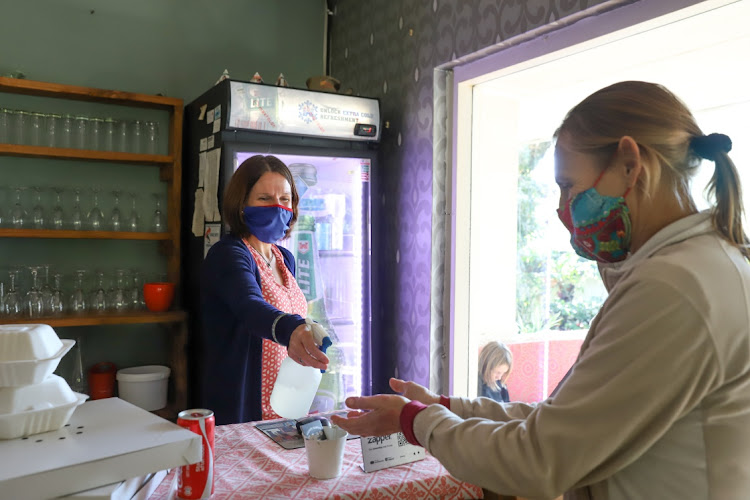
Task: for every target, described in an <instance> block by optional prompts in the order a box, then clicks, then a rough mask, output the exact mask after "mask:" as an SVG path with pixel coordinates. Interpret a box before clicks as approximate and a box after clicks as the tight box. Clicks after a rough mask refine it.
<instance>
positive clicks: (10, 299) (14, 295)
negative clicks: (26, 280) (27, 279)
mask: <svg viewBox="0 0 750 500" xmlns="http://www.w3.org/2000/svg"><path fill="white" fill-rule="evenodd" d="M8 277H9V278H10V289H9V290H8V293H7V294H6V295H5V313H6V314H7V315H8V316H11V317H18V316H20V315H21V312H22V311H23V307H22V304H21V297H20V295H19V293H18V292H17V291H16V279H17V278H18V271H17V270H15V269H13V270H11V271H9V272H8Z"/></svg>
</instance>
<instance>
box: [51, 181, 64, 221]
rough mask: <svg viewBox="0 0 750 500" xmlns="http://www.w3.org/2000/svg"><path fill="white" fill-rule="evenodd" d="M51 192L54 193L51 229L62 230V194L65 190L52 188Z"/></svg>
mask: <svg viewBox="0 0 750 500" xmlns="http://www.w3.org/2000/svg"><path fill="white" fill-rule="evenodd" d="M52 190H53V191H54V192H55V207H54V208H53V209H52V228H53V229H63V226H64V224H65V213H64V212H63V208H62V194H63V191H65V190H64V189H63V188H60V187H56V188H52Z"/></svg>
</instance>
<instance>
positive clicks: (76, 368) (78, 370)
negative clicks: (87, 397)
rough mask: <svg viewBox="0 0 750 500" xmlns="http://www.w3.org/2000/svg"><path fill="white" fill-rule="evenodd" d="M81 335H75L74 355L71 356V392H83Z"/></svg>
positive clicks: (84, 385) (84, 386)
mask: <svg viewBox="0 0 750 500" xmlns="http://www.w3.org/2000/svg"><path fill="white" fill-rule="evenodd" d="M81 348H82V345H81V337H76V345H75V355H74V357H73V369H72V371H71V373H70V388H71V389H73V392H78V393H81V394H83V393H84V391H85V390H86V384H85V382H84V380H83V359H82V355H81Z"/></svg>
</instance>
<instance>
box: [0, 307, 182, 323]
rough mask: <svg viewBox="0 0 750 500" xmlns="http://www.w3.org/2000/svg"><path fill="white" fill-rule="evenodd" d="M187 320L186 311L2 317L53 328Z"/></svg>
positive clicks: (3, 320) (16, 321) (6, 321)
mask: <svg viewBox="0 0 750 500" xmlns="http://www.w3.org/2000/svg"><path fill="white" fill-rule="evenodd" d="M186 318H187V313H186V312H185V311H167V312H151V311H139V312H132V313H111V314H109V313H105V314H83V315H77V316H52V317H46V318H8V317H1V318H0V323H4V324H30V323H43V324H45V325H49V326H51V327H65V326H96V325H134V324H139V323H178V322H181V321H184V320H185V319H186Z"/></svg>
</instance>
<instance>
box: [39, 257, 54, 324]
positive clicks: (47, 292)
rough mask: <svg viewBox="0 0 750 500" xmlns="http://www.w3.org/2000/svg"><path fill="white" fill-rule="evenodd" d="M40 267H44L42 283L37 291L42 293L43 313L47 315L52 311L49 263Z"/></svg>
mask: <svg viewBox="0 0 750 500" xmlns="http://www.w3.org/2000/svg"><path fill="white" fill-rule="evenodd" d="M42 267H43V268H44V283H43V284H42V287H41V288H40V289H39V293H41V294H42V306H43V309H44V314H45V315H48V314H51V313H52V288H51V287H50V286H49V264H45V265H44V266H42Z"/></svg>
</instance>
